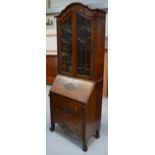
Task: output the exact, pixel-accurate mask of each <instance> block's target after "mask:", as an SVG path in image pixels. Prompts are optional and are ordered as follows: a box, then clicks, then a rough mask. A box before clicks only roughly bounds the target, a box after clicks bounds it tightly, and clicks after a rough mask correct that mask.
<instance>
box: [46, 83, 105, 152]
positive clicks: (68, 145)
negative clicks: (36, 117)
mask: <svg viewBox="0 0 155 155" xmlns="http://www.w3.org/2000/svg"><path fill="white" fill-rule="evenodd" d="M49 89H50V86H46V93H47V96H46V155H108V99H107V98H103V105H102V122H101V130H100V138H99V139H95V138H94V137H92V138H91V139H90V140H89V141H88V151H87V152H83V151H82V143H81V141H80V139H78V138H77V137H75V135H72V134H70V133H68V132H67V131H64V130H63V129H61V128H60V127H59V126H58V125H56V127H55V131H54V132H50V131H49V128H50V108H49V97H48V93H49Z"/></svg>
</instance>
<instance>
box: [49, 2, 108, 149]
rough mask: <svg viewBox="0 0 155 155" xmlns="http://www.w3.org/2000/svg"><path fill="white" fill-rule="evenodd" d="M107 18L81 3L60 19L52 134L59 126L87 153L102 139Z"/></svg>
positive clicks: (52, 95)
mask: <svg viewBox="0 0 155 155" xmlns="http://www.w3.org/2000/svg"><path fill="white" fill-rule="evenodd" d="M105 15H106V13H105V12H104V11H102V10H99V9H93V10H92V9H90V8H88V7H87V6H85V5H83V4H81V3H73V4H70V5H69V6H67V7H66V8H65V9H64V10H63V11H62V12H61V13H60V14H59V15H58V16H57V37H58V75H57V77H56V79H55V80H54V83H53V85H52V87H51V90H50V92H49V96H50V111H51V128H50V130H51V131H54V129H55V123H58V124H59V125H60V126H61V127H62V128H65V129H67V130H68V131H70V132H72V133H75V134H76V135H78V136H79V137H80V138H81V140H82V144H83V151H87V141H88V139H89V138H90V137H92V136H95V137H96V138H99V131H100V125H101V110H102V91H103V70H104V47H105V45H104V44H105V43H104V42H105Z"/></svg>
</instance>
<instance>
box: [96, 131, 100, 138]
mask: <svg viewBox="0 0 155 155" xmlns="http://www.w3.org/2000/svg"><path fill="white" fill-rule="evenodd" d="M95 138H97V139H98V138H100V134H99V131H96V134H95Z"/></svg>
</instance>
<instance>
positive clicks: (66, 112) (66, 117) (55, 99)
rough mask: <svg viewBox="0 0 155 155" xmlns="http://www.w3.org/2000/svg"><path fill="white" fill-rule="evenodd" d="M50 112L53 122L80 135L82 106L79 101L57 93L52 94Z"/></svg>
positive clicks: (82, 114)
mask: <svg viewBox="0 0 155 155" xmlns="http://www.w3.org/2000/svg"><path fill="white" fill-rule="evenodd" d="M52 107H53V108H52V113H53V119H54V121H55V122H57V123H59V124H60V125H61V126H62V127H64V128H67V129H68V130H69V131H71V132H73V133H76V134H78V135H79V136H82V125H83V120H84V117H83V116H84V113H83V112H84V109H83V108H84V107H83V105H82V104H81V103H79V102H75V101H73V100H70V99H67V98H65V97H62V96H59V95H52Z"/></svg>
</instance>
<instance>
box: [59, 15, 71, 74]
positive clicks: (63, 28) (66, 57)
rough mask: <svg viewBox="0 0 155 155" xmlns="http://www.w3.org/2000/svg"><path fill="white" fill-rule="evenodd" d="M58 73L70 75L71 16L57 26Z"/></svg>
mask: <svg viewBox="0 0 155 155" xmlns="http://www.w3.org/2000/svg"><path fill="white" fill-rule="evenodd" d="M58 35H59V36H58V52H59V53H58V54H59V72H60V73H62V74H67V75H72V15H70V16H68V17H67V18H66V19H64V21H62V22H61V23H59V24H58Z"/></svg>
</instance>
